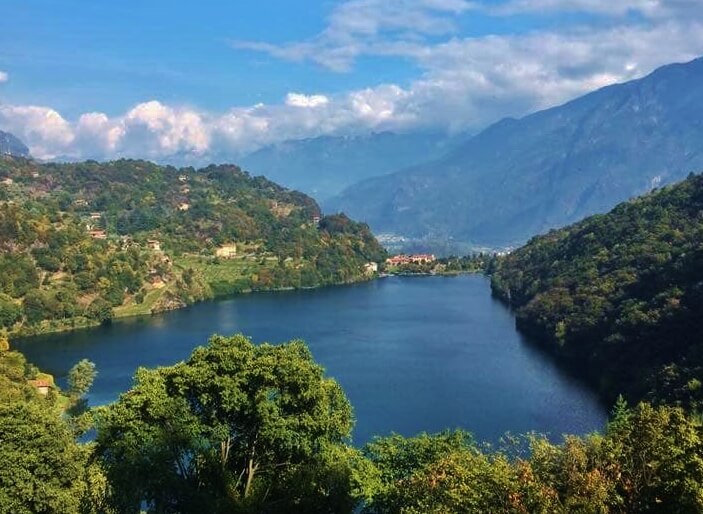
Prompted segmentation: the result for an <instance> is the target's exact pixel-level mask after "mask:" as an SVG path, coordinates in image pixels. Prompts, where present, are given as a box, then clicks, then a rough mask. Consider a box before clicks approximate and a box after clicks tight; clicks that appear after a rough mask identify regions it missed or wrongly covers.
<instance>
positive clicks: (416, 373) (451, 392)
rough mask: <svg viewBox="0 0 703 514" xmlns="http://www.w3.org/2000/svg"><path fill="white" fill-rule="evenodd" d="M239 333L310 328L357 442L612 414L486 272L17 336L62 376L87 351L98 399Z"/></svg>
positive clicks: (264, 297)
mask: <svg viewBox="0 0 703 514" xmlns="http://www.w3.org/2000/svg"><path fill="white" fill-rule="evenodd" d="M237 332H241V333H244V334H246V335H248V336H250V337H251V338H252V339H253V340H254V341H255V342H263V341H268V342H272V343H278V342H283V341H287V340H290V339H293V338H301V339H304V340H305V341H306V342H307V343H308V344H309V346H310V348H311V350H312V353H313V355H314V356H315V358H316V359H317V361H318V362H320V363H321V364H322V365H324V366H325V368H326V369H327V372H328V374H329V375H331V376H333V377H334V378H336V379H337V380H338V381H339V382H340V383H341V385H342V387H343V388H344V390H345V392H346V394H347V396H348V397H349V399H350V401H351V403H352V405H353V406H354V411H355V416H356V420H357V422H356V428H355V431H354V442H355V443H357V444H362V443H364V442H365V441H367V440H368V439H369V438H370V437H372V436H373V435H387V434H389V433H390V432H398V433H401V434H403V435H413V434H416V433H418V432H421V431H430V432H431V431H439V430H442V429H445V428H456V427H460V428H465V429H467V430H470V431H471V432H473V433H474V435H475V436H476V437H477V439H479V440H490V441H495V440H497V438H499V437H500V436H501V435H503V434H504V433H505V432H511V433H514V434H515V433H522V432H527V431H538V432H543V433H547V434H549V435H550V436H551V437H552V438H554V439H558V438H559V436H560V435H561V434H563V433H577V434H583V433H587V432H591V431H593V430H598V429H601V428H602V427H603V424H604V422H605V419H606V413H605V409H604V407H603V406H602V405H601V404H600V403H599V400H598V398H597V396H596V395H595V394H594V393H593V392H592V391H591V390H590V389H589V388H588V387H587V386H585V385H584V384H583V383H581V382H580V381H578V380H576V379H574V378H573V377H571V376H569V375H568V374H566V373H564V372H562V371H561V370H560V369H559V368H558V367H557V366H556V365H555V364H554V362H553V361H552V360H551V359H550V358H549V357H547V356H545V355H544V354H543V353H542V352H540V351H539V350H538V349H536V348H535V347H534V346H532V345H530V344H528V343H526V342H525V340H524V339H523V337H522V336H521V335H520V334H519V333H518V332H517V331H516V330H515V324H514V317H513V315H512V313H511V312H510V311H509V310H508V309H506V308H505V307H504V306H503V305H502V304H500V303H499V302H498V301H496V300H494V299H493V298H492V297H491V294H490V287H489V282H488V280H487V279H486V278H485V277H483V276H480V275H463V276H458V277H389V278H384V279H380V280H376V281H374V282H368V283H363V284H358V285H353V286H344V287H332V288H324V289H318V290H308V291H294V292H281V293H259V294H250V295H242V296H238V297H235V298H232V299H228V300H223V301H216V302H207V303H202V304H198V305H195V306H192V307H190V308H188V309H184V310H180V311H174V312H170V313H165V314H161V315H157V316H151V317H144V318H134V319H129V320H123V321H119V322H116V323H113V324H112V325H111V326H108V327H101V328H96V329H91V330H82V331H77V332H72V333H63V334H54V335H48V336H40V337H35V338H32V339H30V340H26V341H22V342H18V343H17V344H15V345H14V346H15V347H17V349H19V350H20V351H22V352H24V353H25V354H26V355H27V357H28V359H29V360H30V361H32V362H34V363H35V364H37V365H38V366H39V367H40V368H42V369H43V370H46V371H47V372H49V373H52V374H54V376H55V377H56V378H57V379H58V381H59V383H60V384H61V383H64V381H65V377H66V374H67V372H68V370H69V369H70V367H71V366H72V365H73V364H75V363H76V362H77V361H78V360H80V359H82V358H88V359H90V360H92V361H93V362H95V363H96V365H97V368H98V372H99V374H98V376H97V378H96V380H95V384H94V386H93V389H92V391H91V393H90V395H89V401H90V403H91V404H93V405H97V404H102V403H107V402H110V401H113V400H114V399H116V398H117V396H118V395H119V393H121V392H123V391H125V390H126V389H128V388H129V386H130V384H131V381H132V375H133V374H134V371H135V370H136V368H137V367H139V366H148V367H153V366H159V365H169V364H173V363H175V362H177V361H179V360H182V359H185V358H187V357H188V356H189V354H190V352H191V351H192V349H193V348H194V347H195V346H198V345H201V344H204V343H205V342H206V341H207V339H208V337H209V336H210V335H211V334H213V333H219V334H234V333H237Z"/></svg>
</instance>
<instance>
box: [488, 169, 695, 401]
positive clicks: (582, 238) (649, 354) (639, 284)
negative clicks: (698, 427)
mask: <svg viewBox="0 0 703 514" xmlns="http://www.w3.org/2000/svg"><path fill="white" fill-rule="evenodd" d="M492 285H493V291H494V293H495V294H496V295H498V296H499V297H500V298H502V299H504V300H505V301H506V302H508V303H510V305H512V306H513V307H514V308H515V309H516V312H517V324H518V327H519V328H520V329H522V330H523V331H525V332H526V333H528V334H531V335H533V336H535V337H534V339H535V340H536V341H541V342H542V343H543V344H544V346H545V347H546V348H548V349H549V350H550V351H552V352H553V353H555V354H556V355H558V356H559V357H561V358H563V359H564V360H566V361H567V362H569V363H570V364H571V365H572V366H573V367H574V368H578V369H579V370H580V371H581V372H584V373H586V375H587V376H588V377H589V378H590V379H591V380H592V381H593V382H594V383H595V384H596V385H597V387H598V388H599V389H600V390H601V391H602V392H603V393H605V394H606V395H607V396H608V397H610V398H614V397H615V395H617V394H619V393H623V394H625V395H626V397H628V398H629V399H632V400H639V399H646V400H649V401H652V402H655V403H670V404H676V405H681V406H684V407H686V408H689V409H694V410H698V411H700V410H702V409H703V385H702V382H701V380H702V379H703V339H702V338H701V334H702V333H703V176H700V175H698V176H694V175H691V176H689V178H688V179H687V180H685V181H683V182H681V183H679V184H677V185H674V186H670V187H666V188H664V189H662V190H659V191H657V192H653V193H651V194H648V195H646V196H644V197H641V198H638V199H635V200H632V201H630V202H627V203H624V204H621V205H619V206H618V207H616V208H615V209H614V210H613V211H612V212H610V213H608V214H605V215H598V216H593V217H591V218H588V219H586V220H584V221H582V222H580V223H577V224H575V225H572V226H569V227H566V228H564V229H561V230H555V231H552V232H550V233H548V234H547V235H544V236H541V237H536V238H534V239H532V240H531V241H530V242H529V243H528V244H527V245H526V246H524V247H523V248H521V249H519V250H517V251H516V252H514V253H512V254H510V255H508V256H506V257H505V258H503V259H501V260H499V262H498V263H497V269H496V270H495V272H494V274H493V282H492Z"/></svg>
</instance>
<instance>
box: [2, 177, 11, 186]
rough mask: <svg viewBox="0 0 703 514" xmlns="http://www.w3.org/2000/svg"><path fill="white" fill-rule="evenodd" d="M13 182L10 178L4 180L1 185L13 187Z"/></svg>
mask: <svg viewBox="0 0 703 514" xmlns="http://www.w3.org/2000/svg"><path fill="white" fill-rule="evenodd" d="M13 182H14V181H13V180H12V179H11V178H10V177H7V178H4V179H2V180H0V184H3V185H5V186H11V185H12V184H13Z"/></svg>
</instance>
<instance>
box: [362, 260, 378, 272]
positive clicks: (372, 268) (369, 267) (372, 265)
mask: <svg viewBox="0 0 703 514" xmlns="http://www.w3.org/2000/svg"><path fill="white" fill-rule="evenodd" d="M364 271H365V272H366V274H367V275H372V274H374V273H378V263H376V262H367V263H366V264H364Z"/></svg>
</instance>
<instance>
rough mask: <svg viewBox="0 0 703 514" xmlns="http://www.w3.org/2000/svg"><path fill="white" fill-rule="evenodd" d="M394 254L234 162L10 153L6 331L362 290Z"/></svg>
mask: <svg viewBox="0 0 703 514" xmlns="http://www.w3.org/2000/svg"><path fill="white" fill-rule="evenodd" d="M384 257H385V251H384V250H383V248H382V247H381V246H380V245H379V244H378V242H377V241H376V240H375V238H374V237H373V235H372V234H371V233H370V231H369V229H368V227H367V226H366V225H363V224H360V223H356V222H354V221H352V220H350V219H348V218H347V217H345V216H343V215H332V216H323V217H321V216H320V210H319V207H318V206H317V204H316V203H315V202H314V200H312V199H311V198H309V197H308V196H306V195H304V194H302V193H298V192H295V191H290V190H288V189H285V188H283V187H280V186H278V185H276V184H274V183H273V182H270V181H268V180H266V179H265V178H263V177H251V176H250V175H248V174H247V173H246V172H244V171H242V170H240V169H239V168H237V167H235V166H224V165H223V166H209V167H207V168H204V169H200V170H195V169H192V168H181V169H177V168H173V167H169V166H159V165H156V164H153V163H150V162H146V161H133V160H120V161H115V162H107V163H98V162H94V161H88V162H83V163H71V164H54V163H52V164H38V163H36V162H34V161H31V160H28V159H22V158H10V157H2V158H0V331H3V330H4V331H11V332H13V333H24V334H28V333H36V332H41V331H51V330H60V329H66V328H71V327H75V326H81V325H90V324H95V323H101V322H106V321H109V320H110V319H111V318H112V317H114V316H128V315H134V314H146V313H150V312H157V311H160V310H167V309H172V308H177V307H181V306H184V305H186V304H189V303H192V302H194V301H198V300H201V299H204V298H208V297H212V296H213V295H224V294H230V293H234V292H242V291H252V290H271V289H277V288H298V287H315V286H320V285H326V284H337V283H345V282H351V281H355V280H360V279H363V278H365V277H366V275H367V273H366V270H365V265H366V264H367V263H368V262H371V261H380V260H382V259H383V258H384Z"/></svg>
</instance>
